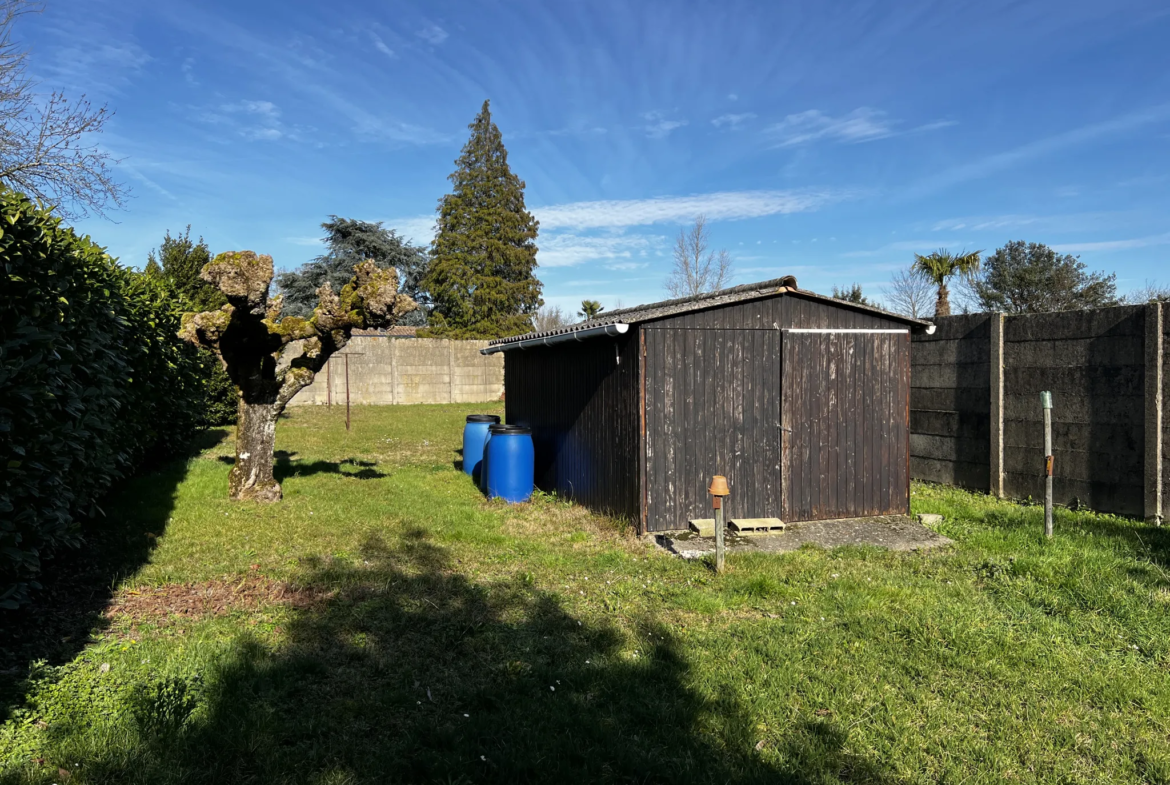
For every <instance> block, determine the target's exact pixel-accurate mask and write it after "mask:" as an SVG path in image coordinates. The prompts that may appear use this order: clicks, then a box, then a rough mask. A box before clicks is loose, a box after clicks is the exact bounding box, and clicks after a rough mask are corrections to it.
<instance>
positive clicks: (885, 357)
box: [782, 332, 910, 521]
mask: <svg viewBox="0 0 1170 785" xmlns="http://www.w3.org/2000/svg"><path fill="white" fill-rule="evenodd" d="M783 354H784V363H783V365H784V376H783V390H784V400H783V403H782V410H783V421H784V428H785V429H786V430H785V442H786V447H785V456H784V464H785V467H786V471H787V476H788V482H787V483H786V484H785V486H786V490H785V493H784V515H783V517H784V519H785V520H786V521H808V520H825V519H831V518H853V517H859V516H865V515H889V514H896V513H907V512H909V505H910V488H909V484H910V475H909V434H910V430H909V405H910V336H909V334H907V333H902V334H889V333H797V332H787V333H785V334H784V342H783Z"/></svg>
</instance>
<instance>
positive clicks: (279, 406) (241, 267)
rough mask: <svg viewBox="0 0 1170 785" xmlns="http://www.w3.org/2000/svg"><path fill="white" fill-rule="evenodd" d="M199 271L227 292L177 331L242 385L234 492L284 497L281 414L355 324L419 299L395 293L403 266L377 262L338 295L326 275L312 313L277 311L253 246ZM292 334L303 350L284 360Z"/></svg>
mask: <svg viewBox="0 0 1170 785" xmlns="http://www.w3.org/2000/svg"><path fill="white" fill-rule="evenodd" d="M201 275H202V278H203V279H204V280H205V281H208V282H210V283H213V284H215V285H216V286H217V287H218V288H219V290H220V291H221V292H223V293H224V294H225V295H226V296H227V299H228V304H227V305H225V306H224V307H223V308H221V309H220V310H218V311H205V312H203V313H187V314H183V327H182V329H181V330H180V331H179V335H180V336H181V337H183V338H184V339H186V340H188V341H191V342H192V343H194V344H196V345H199V346H203V347H206V348H208V349H211V350H212V351H214V352H215V353H216V354H217V355H218V356H219V359H220V361H221V362H222V363H223V365H224V368H226V369H227V373H228V375H229V376H230V377H231V379H232V381H233V382H234V383H235V385H236V387H238V388H239V391H240V402H239V419H238V422H237V425H236V463H235V466H233V467H232V471H231V475H230V477H229V480H228V490H229V494H230V496H231V498H233V499H240V500H252V501H261V502H274V501H279V500H280V497H281V489H280V483H278V482H277V481H276V477H275V476H274V474H273V459H274V450H275V447H276V421H277V419H278V418H279V417H280V415H281V413H282V412H283V411H284V407H285V406H287V405H288V402H289V401H291V400H292V399H293V397H294V396H295V395H296V394H297V393H298V392H300V391H301V390H303V389H304V388H305V387H307V386H309V385H310V384H312V382H313V377H314V376H316V374H317V372H318V371H319V370H321V369H322V368H323V367H325V363H326V362H327V361H328V360H329V358H330V356H332V355H333V354H335V353H336V352H338V351H340V350H341V349H343V348H344V347H345V345H346V344H347V343H348V342H349V337H350V334H351V332H352V331H353V330H354V329H355V328H367V327H388V326H390V325H393V324H395V323H396V322H397V321H398V319H399V318H400V317H401V316H402V315H403V314H406V313H409V312H410V311H413V310H415V309H416V308H417V307H418V306H417V305H415V303H414V300H412V299H410V298H409V297H407V296H406V295H402V294H399V293H398V273H397V271H396V270H395V269H394V268H393V267H390V268H386V269H381V270H380V269H378V267H377V266H375V265H374V263H373V262H369V261H366V262H363V263H361V264H359V265H357V266H356V267H355V268H354V277H353V279H352V280H351V281H350V282H349V283H348V284H346V286H345V287H344V288H343V289H342V290H341V294H340V296H339V295H337V294H335V293H334V292H333V289H332V287H331V286H330V285H329V284H328V283H326V284H324V285H323V286H322V287H321V288H320V289H318V290H317V294H318V296H319V298H320V304H319V305H318V306H317V308H316V310H314V311H313V315H312V317H310V318H309V319H302V318H299V317H292V316H290V317H286V318H283V319H281V318H280V298H279V297H277V298H275V299H274V300H271V301H270V300H269V299H268V289H269V286H270V285H271V283H272V275H273V266H272V257H271V256H257V255H256V254H255V253H253V252H251V251H233V252H229V253H224V254H220V255H219V256H217V257H215V259H214V261H212V262H211V263H210V264H208V265H206V266H205V267H204V268H203V272H202V274H201ZM293 341H300V342H301V353H300V355H299V356H297V357H294V358H293V359H292V361H291V362H289V363H287V364H282V363H280V362H279V360H280V355H281V353H282V352H283V351H284V349H285V347H286V346H288V344H289V343H291V342H293Z"/></svg>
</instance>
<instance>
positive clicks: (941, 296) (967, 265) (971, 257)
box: [911, 248, 983, 316]
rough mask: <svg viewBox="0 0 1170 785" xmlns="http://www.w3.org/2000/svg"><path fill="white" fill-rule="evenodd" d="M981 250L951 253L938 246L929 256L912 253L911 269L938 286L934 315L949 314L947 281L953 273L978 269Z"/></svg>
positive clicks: (967, 272) (968, 273) (969, 272)
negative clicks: (912, 262)
mask: <svg viewBox="0 0 1170 785" xmlns="http://www.w3.org/2000/svg"><path fill="white" fill-rule="evenodd" d="M981 253H983V252H982V251H972V252H971V253H963V254H958V255H955V254H952V253H951V252H950V251H948V250H947V249H945V248H940V249H938V250H937V251H935V252H934V253H932V254H930V255H929V256H923V255H922V254H914V264H913V265H912V266H911V269H912V270H914V271H915V272H918V273H922V274H923V275H925V276H926V277H927V278H929V279H930V281H931V283H933V284H934V285H935V286H937V287H938V300H936V301H935V305H934V315H935V316H950V315H951V300H950V291H949V290H948V289H947V281H948V280H949V279H950V278H952V277H953V276H955V275H971V274H972V273H974V272H975V271H977V270H978V269H979V254H981Z"/></svg>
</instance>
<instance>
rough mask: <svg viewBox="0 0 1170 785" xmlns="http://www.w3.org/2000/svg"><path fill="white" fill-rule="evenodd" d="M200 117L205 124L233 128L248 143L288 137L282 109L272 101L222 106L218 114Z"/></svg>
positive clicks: (234, 103) (213, 113)
mask: <svg viewBox="0 0 1170 785" xmlns="http://www.w3.org/2000/svg"><path fill="white" fill-rule="evenodd" d="M200 116H201V119H203V120H204V121H205V122H210V123H215V124H219V125H230V126H232V127H233V128H235V131H236V133H237V134H239V135H240V136H242V137H243V138H245V139H247V140H248V141H253V142H255V141H275V140H277V139H282V138H284V137H285V136H286V135H288V134H287V131H286V129H285V127H284V124H283V123H282V122H281V120H280V108H279V107H278V106H277V105H276V104H274V103H272V102H271V101H234V102H232V103H226V104H221V105H220V107H219V111H218V112H208V113H203V114H201V115H200Z"/></svg>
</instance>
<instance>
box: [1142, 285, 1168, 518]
mask: <svg viewBox="0 0 1170 785" xmlns="http://www.w3.org/2000/svg"><path fill="white" fill-rule="evenodd" d="M1163 318H1164V317H1163V308H1162V304H1161V303H1150V304H1149V305H1147V306H1146V357H1145V360H1146V374H1145V375H1146V390H1145V398H1146V455H1145V475H1146V476H1145V486H1146V499H1145V511H1146V521H1147V522H1149V523H1153V524H1157V525H1159V526H1160V525H1161V524H1162V515H1163V511H1162V505H1163V500H1162V492H1163V491H1162V489H1163V487H1164V484H1163V477H1162V458H1163V450H1164V449H1165V446H1164V445H1163V444H1162V417H1163V408H1164V407H1163V399H1162V396H1163V393H1162V391H1163V389H1164V388H1163V384H1162V382H1163V380H1162V373H1163V370H1162V369H1163V368H1164V365H1163V353H1164V351H1165V347H1164V345H1163V344H1164V338H1163V325H1162V319H1163Z"/></svg>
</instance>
